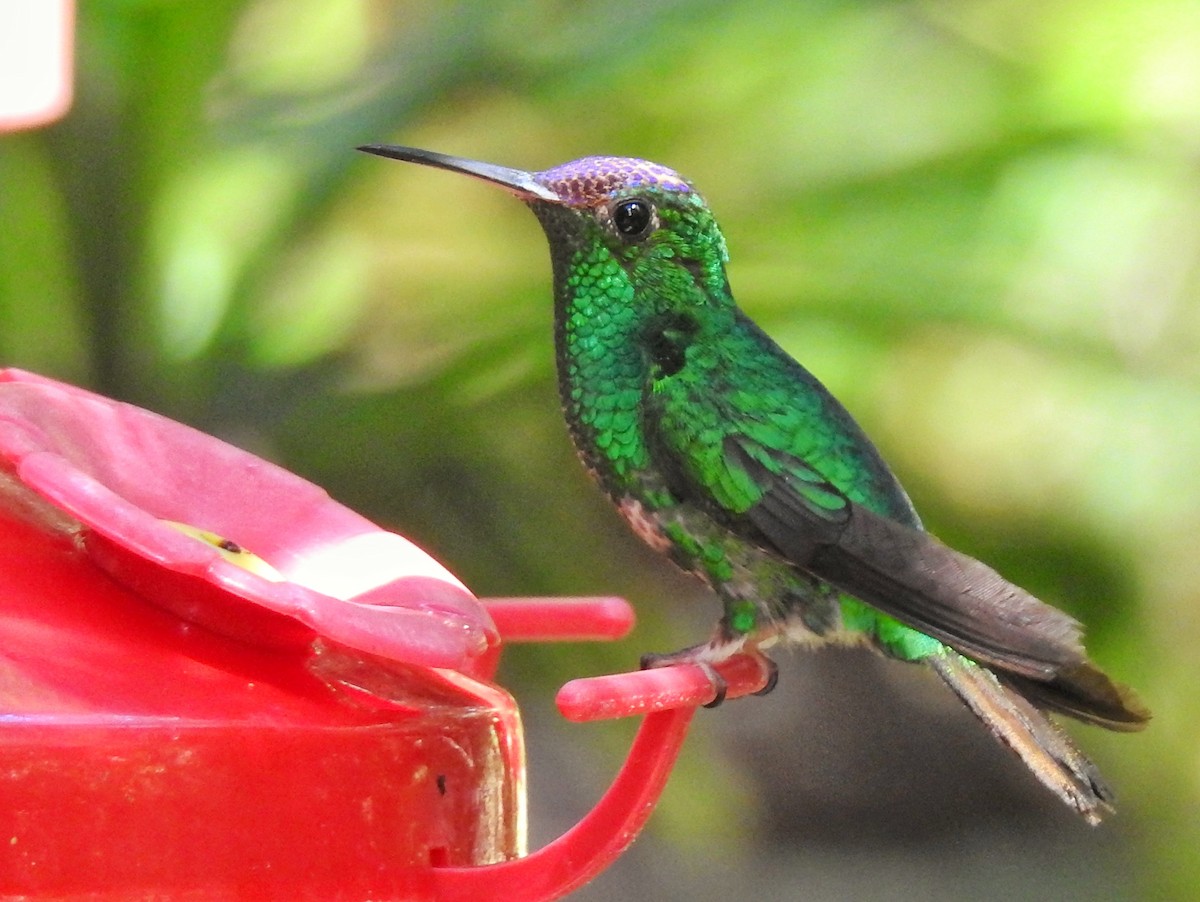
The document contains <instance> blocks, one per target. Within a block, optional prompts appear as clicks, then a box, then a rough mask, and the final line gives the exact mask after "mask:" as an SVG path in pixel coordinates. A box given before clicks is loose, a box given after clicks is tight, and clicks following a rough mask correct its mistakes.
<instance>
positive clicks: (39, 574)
mask: <svg viewBox="0 0 1200 902" xmlns="http://www.w3.org/2000/svg"><path fill="white" fill-rule="evenodd" d="M632 624H633V616H632V612H631V611H630V609H629V607H628V605H627V604H626V603H625V602H623V601H621V600H620V599H611V598H610V599H558V600H548V599H541V600H539V599H504V600H500V599H497V600H493V601H491V602H488V601H484V602H480V601H478V600H477V599H475V597H474V596H473V595H471V593H470V592H469V591H467V589H466V588H465V587H463V586H462V584H461V583H460V582H459V581H458V580H457V579H455V578H454V577H453V576H452V575H451V574H450V573H449V572H447V571H446V570H445V569H444V568H442V567H441V566H440V565H439V564H437V563H436V562H435V561H433V560H432V559H431V558H429V557H428V556H427V555H425V554H424V553H423V552H422V551H420V550H419V549H417V548H416V547H415V546H413V545H412V544H411V543H409V542H408V541H407V540H405V539H403V538H402V537H400V536H398V535H396V534H394V533H390V532H387V531H385V530H382V529H380V528H379V527H377V526H375V525H374V524H372V523H370V522H369V521H367V520H365V519H364V518H362V517H360V516H358V515H357V514H355V513H353V512H352V511H349V510H347V509H346V508H344V507H342V506H341V505H338V504H337V503H335V502H334V501H332V500H331V499H330V498H329V497H328V495H326V494H325V493H324V492H323V491H322V490H321V489H319V488H317V487H316V486H314V485H312V484H311V483H309V482H306V481H305V480H303V479H300V478H299V477H297V476H295V475H293V474H291V473H288V472H287V471H285V470H283V469H281V468H279V467H276V466H274V465H272V464H269V463H267V462H265V461H262V460H260V459H258V458H255V457H253V456H252V455H249V454H247V453H245V452H242V451H240V450H238V449H236V448H233V447H231V446H229V445H227V444H225V443H223V442H220V441H218V440H217V439H215V438H212V437H210V436H207V435H204V434H203V433H200V432H197V431H196V430H193V429H190V428H189V427H186V426H183V425H181V424H178V423H174V422H172V421H170V420H166V419H164V418H162V417H159V416H157V415H155V414H152V413H149V412H147V411H144V410H141V409H138V408H135V407H131V406H129V405H126V404H120V403H117V402H114V401H111V400H108V399H105V398H102V397H100V396H97V395H94V394H91V393H90V392H86V391H83V390H81V389H78V388H75V387H72V386H68V385H64V384H62V383H58V382H54V381H52V380H49V379H44V378H41V377H38V376H34V375H32V374H29V373H24V372H21V371H18V370H2V371H0V895H2V896H5V897H13V896H16V897H22V898H45V897H53V898H60V897H64V896H74V895H86V896H87V897H88V898H92V899H131V898H154V899H171V898H255V899H260V898H280V899H303V898H314V899H334V898H338V899H355V898H361V899H366V898H372V899H428V900H471V902H477V900H479V899H481V898H494V899H505V900H530V902H532V900H548V899H556V898H560V897H562V896H563V895H565V894H567V893H569V892H570V891H571V890H573V889H576V888H578V887H579V886H581V885H583V884H584V883H585V882H587V881H588V880H589V879H591V878H592V877H594V876H595V875H596V874H598V873H599V872H600V871H601V870H602V869H603V868H605V867H606V866H607V865H608V864H610V863H611V862H612V861H613V860H614V859H615V858H616V857H617V856H618V855H619V854H620V853H621V851H622V850H624V849H625V848H626V847H627V846H628V845H629V843H630V842H632V841H633V839H634V838H635V837H636V835H637V833H638V831H639V830H640V829H641V827H642V826H643V825H644V823H645V821H646V819H647V818H648V817H649V815H650V812H651V811H652V810H653V807H654V804H655V802H656V801H657V799H658V796H659V793H660V792H661V790H662V788H663V786H664V784H665V782H666V780H667V777H668V775H669V773H670V769H671V767H672V765H673V764H674V761H675V758H676V756H677V754H678V751H679V748H680V746H681V744H682V742H683V739H684V736H685V734H686V731H687V728H688V725H689V723H690V721H691V716H692V714H693V713H694V711H695V708H696V706H697V705H699V704H703V703H705V702H707V701H710V700H711V699H712V698H713V694H714V690H713V686H712V683H711V681H710V679H709V677H708V676H707V675H706V674H705V673H704V672H703V671H702V670H701V669H700V668H697V667H689V666H679V667H670V668H663V669H661V670H654V671H645V672H637V673H629V674H620V675H615V676H609V677H598V678H593V679H585V680H577V681H575V682H572V683H569V684H567V685H566V686H564V687H563V689H562V690H561V691H560V693H559V696H558V703H559V707H560V710H561V711H562V712H563V714H564V715H565V716H567V717H568V718H570V719H572V720H591V719H597V718H602V717H619V716H625V715H631V714H645V715H646V718H645V721H644V723H643V725H642V727H641V729H640V730H639V732H638V735H637V737H636V739H635V740H634V744H633V747H632V749H631V751H630V754H629V757H628V759H627V760H626V762H625V765H624V766H623V767H622V769H621V771H620V773H619V774H618V776H617V778H616V780H615V781H614V783H613V784H612V786H611V788H610V789H609V791H608V792H607V794H606V795H605V796H604V797H603V798H602V799H601V800H600V802H599V803H598V804H597V806H596V807H595V808H594V809H593V810H592V811H591V812H590V813H588V814H587V815H585V816H584V818H583V819H582V820H581V821H580V822H579V823H578V824H577V825H576V826H575V827H574V828H572V829H571V830H569V831H568V832H567V833H566V834H564V835H563V836H562V837H560V838H559V839H557V840H555V841H553V842H551V843H550V844H549V845H547V846H546V847H544V848H542V849H540V850H538V851H536V852H533V853H530V854H527V853H526V850H525V813H524V798H525V758H524V746H523V737H522V732H521V727H520V718H519V714H518V711H517V707H516V705H515V703H514V701H513V699H512V698H511V696H509V695H508V694H507V693H506V692H505V691H504V690H503V689H501V688H499V687H497V686H495V685H494V684H492V683H491V682H490V680H491V679H492V677H493V676H494V673H495V668H496V664H497V661H498V656H499V653H500V647H501V644H502V640H503V641H547V640H567V639H570V640H581V639H612V638H618V637H620V636H622V635H624V634H625V633H626V632H627V631H628V630H629V629H630V628H631V627H632ZM720 672H721V676H722V677H724V678H725V679H726V680H727V682H728V684H729V686H728V695H729V696H730V697H733V696H737V695H742V694H746V693H748V692H752V691H754V690H756V689H758V688H761V686H762V685H763V684H764V682H765V676H766V675H765V674H764V673H763V672H762V670H761V669H760V666H759V664H758V663H757V662H756V661H754V660H752V659H749V658H736V659H734V660H732V661H730V662H727V663H726V664H725V665H722V667H721V668H720Z"/></svg>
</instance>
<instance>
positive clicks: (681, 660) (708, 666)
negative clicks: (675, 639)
mask: <svg viewBox="0 0 1200 902" xmlns="http://www.w3.org/2000/svg"><path fill="white" fill-rule="evenodd" d="M738 654H745V655H749V656H751V657H753V658H755V659H756V660H757V661H758V663H759V665H760V666H761V667H762V668H763V669H764V670H765V671H766V673H767V681H766V685H764V686H763V687H762V688H761V689H759V690H758V691H757V692H755V693H754V694H755V695H766V694H767V693H769V692H770V691H771V690H773V689H774V688H775V686H776V684H777V683H778V682H779V666H778V665H777V664H776V663H775V662H774V661H772V660H771V659H770V658H769V657H767V655H766V654H765V653H764V652H763V651H762V650H761V649H759V647H758V645H757V644H756V643H754V644H747V637H746V636H735V635H731V634H730V630H729V629H728V628H727V627H726V625H725V624H724V622H722V623H721V624H720V625H719V626H718V627H717V630H716V633H715V634H714V635H713V637H712V638H711V639H710V640H709V641H707V642H703V643H701V644H700V645H693V646H691V647H689V648H684V649H681V650H680V651H676V652H670V653H668V654H656V653H649V654H645V655H642V658H641V669H642V670H650V669H652V668H656V667H670V666H671V665H673V664H693V665H695V666H697V667H699V668H700V669H702V670H703V671H704V673H705V674H706V675H707V676H708V679H709V682H710V683H712V686H713V692H714V693H715V694H714V697H713V700H712V701H710V702H708V703H707V704H705V705H704V707H705V708H716V707H718V706H719V705H720V704H721V703H722V702H724V701H725V693H726V691H727V690H728V685H727V683H726V682H725V678H724V677H722V676H721V674H719V673H718V672H717V670H716V668H715V667H714V665H715V664H719V663H721V662H722V661H726V660H728V659H729V658H732V657H733V656H734V655H738Z"/></svg>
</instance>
